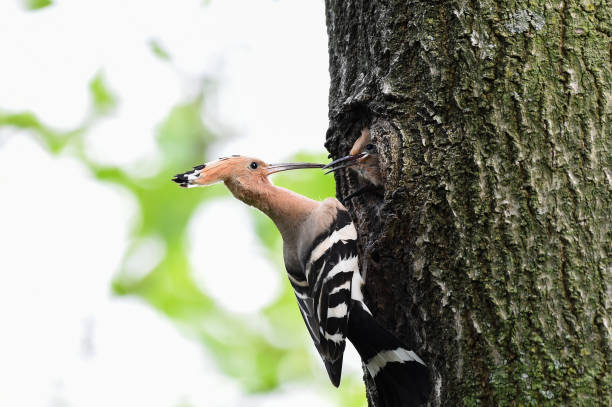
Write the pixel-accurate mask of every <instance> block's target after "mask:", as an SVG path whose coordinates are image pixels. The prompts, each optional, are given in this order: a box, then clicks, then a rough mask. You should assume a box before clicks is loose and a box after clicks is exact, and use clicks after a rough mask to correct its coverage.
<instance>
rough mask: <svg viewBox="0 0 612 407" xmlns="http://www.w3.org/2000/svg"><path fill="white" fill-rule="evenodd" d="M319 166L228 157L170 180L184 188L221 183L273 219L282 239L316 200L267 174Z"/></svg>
mask: <svg viewBox="0 0 612 407" xmlns="http://www.w3.org/2000/svg"><path fill="white" fill-rule="evenodd" d="M322 167H323V164H314V163H285V164H267V163H265V162H263V161H262V160H260V159H257V158H253V157H241V156H231V157H228V158H220V159H219V160H217V161H213V162H210V163H206V164H202V165H198V166H196V167H194V168H193V170H191V171H187V172H185V173H182V174H177V175H176V176H175V177H174V178H173V179H172V180H173V181H174V182H176V183H177V184H179V185H180V186H181V187H183V188H189V187H197V186H205V185H212V184H216V183H218V182H223V183H224V184H225V186H226V187H227V189H229V190H230V192H231V193H232V195H234V197H236V198H237V199H240V200H241V201H242V202H244V203H246V204H247V205H252V206H255V207H256V208H258V209H259V210H261V211H262V212H264V213H265V214H266V215H268V216H269V217H270V218H272V220H273V221H274V223H275V224H276V226H277V227H278V228H279V230H280V231H281V234H282V235H283V239H285V237H287V236H292V233H295V232H296V231H297V230H298V229H297V227H296V225H297V224H298V223H299V222H301V221H302V220H303V219H304V218H305V217H306V216H307V215H308V214H309V213H310V212H311V211H312V210H313V208H314V207H316V206H317V205H318V202H316V201H313V200H311V199H309V198H306V197H304V196H302V195H299V194H296V193H294V192H292V191H289V190H286V189H283V188H280V187H276V186H274V185H272V183H271V182H270V181H269V180H268V176H269V175H270V174H274V173H275V172H280V171H287V170H295V169H299V168H322Z"/></svg>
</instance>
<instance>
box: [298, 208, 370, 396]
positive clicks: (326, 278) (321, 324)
mask: <svg viewBox="0 0 612 407" xmlns="http://www.w3.org/2000/svg"><path fill="white" fill-rule="evenodd" d="M304 270H305V275H306V279H307V282H308V288H309V290H310V292H309V293H308V295H307V298H310V299H312V303H311V304H307V305H308V306H306V307H305V308H306V309H303V308H302V305H301V304H300V310H301V311H302V315H304V314H306V316H304V319H305V320H306V319H308V320H309V321H310V324H312V325H314V326H312V327H309V329H312V330H314V331H316V333H317V334H318V345H317V349H318V350H319V353H320V354H321V357H322V358H323V361H324V362H325V366H326V368H327V371H328V373H329V376H330V379H331V381H332V383H333V384H334V385H336V386H337V385H338V384H339V383H340V376H341V373H342V355H343V353H344V347H345V343H346V334H347V324H348V316H349V308H350V305H351V290H352V285H353V281H355V282H358V284H359V287H357V290H359V293H360V292H361V287H360V284H361V276H360V274H359V259H358V254H357V231H356V230H355V225H354V224H353V222H352V220H351V217H350V215H349V214H348V212H347V211H346V210H345V209H344V208H338V212H337V216H336V217H335V219H334V221H333V223H332V225H331V226H330V227H329V228H328V229H327V230H325V231H324V232H323V233H322V234H321V235H319V236H318V237H317V238H316V239H315V240H314V242H313V244H312V249H311V250H310V251H309V253H307V256H306V260H305V262H304ZM299 302H300V301H298V303H299ZM310 305H311V306H312V309H311V308H310ZM307 324H308V323H307ZM311 335H312V336H313V339H315V334H314V333H313V332H311ZM316 342H317V341H315V344H316Z"/></svg>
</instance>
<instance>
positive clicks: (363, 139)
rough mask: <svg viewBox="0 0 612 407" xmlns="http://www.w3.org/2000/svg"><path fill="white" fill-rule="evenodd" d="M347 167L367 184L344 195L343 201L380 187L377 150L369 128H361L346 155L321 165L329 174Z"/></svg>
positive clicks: (380, 179) (380, 175)
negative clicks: (359, 133)
mask: <svg viewBox="0 0 612 407" xmlns="http://www.w3.org/2000/svg"><path fill="white" fill-rule="evenodd" d="M348 167H350V168H352V169H354V170H356V171H357V173H358V174H359V175H361V177H362V178H364V179H365V180H366V181H367V182H368V184H366V185H365V186H363V187H361V188H359V189H358V190H357V191H355V192H353V193H352V194H350V195H348V196H347V197H345V198H344V200H345V201H346V200H347V199H349V198H352V197H353V196H355V195H358V194H360V193H362V192H364V191H365V190H368V189H372V188H374V189H376V188H381V187H382V184H383V178H382V174H381V172H380V167H379V165H378V151H377V149H376V145H375V144H373V143H372V137H371V135H370V129H368V128H364V129H363V130H361V136H360V137H359V138H358V139H357V140H356V141H355V143H354V144H353V147H352V148H351V151H350V152H349V154H348V155H347V156H345V157H342V158H338V159H337V160H335V161H332V162H331V163H329V164H327V165H326V166H325V167H323V169H324V170H325V169H326V170H328V171H327V172H326V174H329V173H330V172H334V171H337V170H339V169H342V168H348Z"/></svg>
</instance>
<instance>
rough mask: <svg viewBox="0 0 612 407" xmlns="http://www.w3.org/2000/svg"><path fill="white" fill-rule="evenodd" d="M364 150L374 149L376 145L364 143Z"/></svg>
mask: <svg viewBox="0 0 612 407" xmlns="http://www.w3.org/2000/svg"><path fill="white" fill-rule="evenodd" d="M366 150H367V151H374V150H376V146H375V145H374V144H368V145H366Z"/></svg>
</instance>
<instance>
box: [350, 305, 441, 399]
mask: <svg viewBox="0 0 612 407" xmlns="http://www.w3.org/2000/svg"><path fill="white" fill-rule="evenodd" d="M352 302H353V304H352V307H351V312H350V315H349V323H348V339H349V340H350V341H351V342H352V343H353V345H354V346H355V348H356V349H357V352H358V353H359V355H360V356H361V359H362V360H363V363H364V364H365V366H366V368H367V370H368V372H369V374H370V376H372V378H373V379H374V383H375V384H376V390H377V393H378V403H377V404H376V405H377V406H384V407H413V406H414V407H416V406H420V405H422V404H424V403H425V402H426V401H427V397H428V396H429V391H430V382H429V373H428V370H427V367H426V366H425V363H423V361H422V360H421V358H419V357H418V356H417V354H416V353H414V352H413V351H411V350H408V349H407V348H406V347H405V345H404V344H403V343H401V342H400V341H399V339H397V338H396V337H395V336H394V335H393V334H392V333H391V332H389V331H387V330H386V329H385V328H384V327H383V326H382V325H380V324H379V323H378V322H376V320H375V319H374V317H373V316H372V314H370V312H369V311H368V309H367V307H366V306H365V304H363V303H362V302H361V301H355V300H353V301H352Z"/></svg>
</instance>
